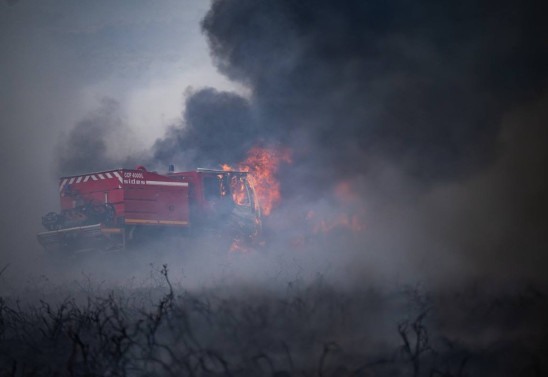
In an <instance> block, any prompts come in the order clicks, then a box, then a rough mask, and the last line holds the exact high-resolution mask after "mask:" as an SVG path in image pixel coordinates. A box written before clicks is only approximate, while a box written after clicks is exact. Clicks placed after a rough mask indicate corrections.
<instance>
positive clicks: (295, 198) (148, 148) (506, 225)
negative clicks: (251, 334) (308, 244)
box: [0, 0, 548, 279]
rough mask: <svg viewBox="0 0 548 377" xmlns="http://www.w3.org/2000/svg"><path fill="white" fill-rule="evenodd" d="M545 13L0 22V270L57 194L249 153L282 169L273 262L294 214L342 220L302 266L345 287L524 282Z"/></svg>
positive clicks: (102, 14) (436, 9)
mask: <svg viewBox="0 0 548 377" xmlns="http://www.w3.org/2000/svg"><path fill="white" fill-rule="evenodd" d="M546 8H547V7H546V5H545V3H544V2H543V1H540V0H539V1H535V0H528V1H523V2H516V1H505V0H502V1H490V0H480V1H472V0H470V1H468V0H465V1H452V2H437V1H427V0H425V1H407V0H396V1H389V2H386V1H364V0H355V1H346V2H343V3H340V2H333V1H328V0H314V1H312V0H309V1H291V0H284V1H267V0H263V1H260V0H221V1H213V2H212V3H211V4H210V3H206V2H201V1H168V0H164V1H154V2H153V1H139V2H131V3H130V2H124V1H120V2H106V1H105V2H103V1H84V2H78V3H73V2H70V1H61V0H59V1H54V0H51V1H31V0H26V1H25V0H21V1H19V2H17V1H8V2H5V3H4V4H2V5H1V6H0V11H1V14H0V31H1V34H0V43H1V46H2V53H1V60H0V62H1V66H0V68H1V73H2V75H1V76H0V80H1V81H0V83H1V86H0V87H1V89H0V91H1V92H0V100H1V102H0V106H2V107H1V112H0V117H1V118H0V122H1V124H2V161H3V162H2V164H3V165H2V166H3V169H2V170H3V172H4V174H5V177H6V175H7V176H9V179H3V181H2V185H3V186H2V200H3V208H5V211H4V216H3V219H2V226H3V237H2V245H3V246H2V248H3V249H2V255H10V254H13V253H18V252H19V251H14V250H15V249H17V248H18V245H19V244H20V242H19V240H18V239H16V237H14V234H17V235H19V236H20V237H21V236H22V235H24V234H25V232H21V231H20V229H21V228H24V229H32V230H33V231H34V230H36V226H35V224H39V218H38V217H37V216H38V214H37V212H38V211H37V209H40V210H41V211H42V212H46V211H47V210H50V209H51V207H52V206H53V205H54V204H53V203H55V200H56V198H55V176H56V175H57V174H70V173H76V172H81V171H87V170H96V169H103V168H104V169H107V168H112V167H114V166H113V165H116V166H118V165H119V164H134V163H135V162H143V161H144V162H146V163H147V165H149V166H154V167H162V166H167V164H168V163H171V162H174V163H176V165H177V166H179V167H184V168H193V167H196V166H211V167H214V166H215V165H216V164H219V163H222V162H230V163H235V162H238V161H240V160H242V159H243V158H244V157H245V155H246V152H247V151H248V150H249V148H251V147H252V146H254V145H262V146H268V147H272V148H280V147H283V148H289V149H291V151H292V163H291V164H288V165H286V166H284V167H283V169H282V172H281V174H280V180H281V184H282V196H283V198H284V201H283V202H282V204H281V206H280V208H278V211H277V213H273V215H272V220H271V223H270V225H271V227H272V228H273V229H274V230H273V232H274V234H276V232H279V233H278V234H276V235H275V236H273V238H274V239H275V240H276V242H279V243H280V245H278V247H279V248H287V247H288V246H287V245H290V244H292V243H291V242H292V240H294V239H295V238H298V233H299V232H301V233H305V232H306V229H301V228H299V227H295V226H294V225H296V224H302V223H303V221H304V219H305V218H306V216H310V213H314V214H316V215H317V216H327V217H328V216H331V215H333V214H337V213H339V212H340V211H348V210H351V211H355V212H356V213H357V212H359V213H360V214H361V213H362V212H363V213H365V215H363V217H364V218H363V221H364V223H365V229H366V230H365V231H363V232H362V233H361V234H360V236H359V237H355V238H353V239H352V240H350V241H349V240H348V239H345V240H344V241H343V240H340V238H337V237H332V238H333V239H329V240H327V242H325V243H323V245H324V246H325V245H327V246H325V248H326V250H321V251H318V253H317V254H316V255H314V254H310V256H309V258H315V259H320V258H323V257H324V256H325V255H328V257H326V258H327V259H328V260H331V259H332V258H335V259H337V258H340V259H344V260H345V262H346V263H344V267H341V268H343V270H344V271H345V274H346V276H347V277H348V279H360V278H361V277H363V276H364V275H378V276H391V277H397V278H400V279H405V278H406V277H407V276H413V277H415V278H417V277H421V276H424V277H425V278H427V277H429V276H431V277H434V278H436V279H442V278H444V277H445V278H449V279H452V278H458V277H459V276H466V277H468V276H473V277H482V276H484V277H491V276H493V277H497V278H505V277H510V278H522V277H533V278H542V277H544V275H545V268H546V267H545V266H547V262H548V258H547V257H546V253H547V252H548V250H547V246H548V242H547V239H546V237H547V236H546V235H545V234H544V233H546V229H547V225H548V222H547V221H546V216H545V214H546V212H547V210H548V201H547V199H546V193H547V180H546V178H547V177H546V172H545V170H546V168H545V166H546V162H547V157H548V155H547V152H546V146H547V145H548V144H547V142H548V140H547V139H548V134H547V131H546V121H547V120H548V110H547V109H548V92H547V88H548V85H547V84H548V82H547V74H548V46H547V41H548V26H547V25H548V24H547V23H546V22H544V19H543V17H544V15H545V14H546V10H547V9H546ZM341 187H348V190H350V192H351V195H343V197H344V198H342V199H341V198H340V197H339V196H340V195H338V193H340V191H341V189H340V188H341ZM349 198H350V199H349ZM27 224H32V225H30V226H28V225H27ZM287 224H291V225H289V226H288V225H287ZM16 230H17V231H16ZM295 233H297V234H295ZM24 238H25V240H26V242H27V241H28V242H29V244H31V243H32V242H34V239H33V238H32V235H31V236H29V237H24ZM280 240H287V243H283V242H282V241H280ZM4 245H5V246H4ZM338 249H341V250H338ZM342 249H344V252H342ZM347 249H349V250H350V251H348V250H347ZM339 251H341V253H340V257H337V255H338V254H336V253H338V252H339ZM318 265H319V264H318Z"/></svg>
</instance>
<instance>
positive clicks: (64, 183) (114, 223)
mask: <svg viewBox="0 0 548 377" xmlns="http://www.w3.org/2000/svg"><path fill="white" fill-rule="evenodd" d="M248 174H249V172H246V171H236V170H211V169H196V170H195V171H185V172H175V171H174V168H173V165H170V167H169V172H168V173H167V174H160V173H157V172H153V171H148V170H147V169H146V168H145V167H143V166H138V167H137V168H136V169H114V170H106V171H101V172H94V173H87V174H83V175H77V176H68V177H62V178H60V180H59V195H60V212H59V213H57V212H49V213H47V214H46V215H45V216H43V217H42V224H43V226H44V227H45V228H46V230H47V231H45V232H41V233H39V234H38V235H37V238H38V241H39V243H40V244H41V245H42V246H43V247H44V249H45V250H46V251H52V252H54V251H61V252H63V251H65V252H67V251H68V252H74V251H84V250H90V249H107V250H117V249H124V248H125V247H126V246H127V245H131V244H132V243H133V242H136V241H138V240H142V239H146V238H149V237H151V236H160V237H163V236H168V235H178V236H191V235H193V234H203V233H211V234H212V235H220V236H225V235H226V236H229V237H231V238H230V239H234V240H239V242H249V241H253V240H255V239H256V238H257V237H258V236H259V234H260V233H261V226H262V225H261V224H262V223H261V207H260V206H259V202H258V198H257V195H256V194H255V190H254V187H253V185H252V183H251V179H249V178H250V177H248Z"/></svg>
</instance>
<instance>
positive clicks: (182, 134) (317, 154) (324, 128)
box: [156, 0, 548, 181]
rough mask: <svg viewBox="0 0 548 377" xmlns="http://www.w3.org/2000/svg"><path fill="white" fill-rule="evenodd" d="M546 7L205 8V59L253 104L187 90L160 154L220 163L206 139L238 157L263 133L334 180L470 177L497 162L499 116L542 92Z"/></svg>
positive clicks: (236, 4)
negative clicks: (181, 124)
mask: <svg viewBox="0 0 548 377" xmlns="http://www.w3.org/2000/svg"><path fill="white" fill-rule="evenodd" d="M542 9H544V6H543V3H542V2H540V1H527V2H523V3H520V4H519V5H516V4H515V2H512V1H496V2H495V1H487V0H486V1H480V2H477V1H459V2H450V3H444V4H440V3H437V2H434V1H419V2H410V1H392V2H377V1H349V2H345V3H344V5H342V4H339V3H336V2H332V1H326V0H320V1H290V0H286V1H276V2H270V1H254V0H244V1H239V0H238V1H234V0H222V1H214V2H213V5H212V8H211V10H210V11H209V13H208V14H207V16H206V18H205V19H204V20H203V29H204V31H205V33H206V35H207V37H208V40H209V44H210V47H211V53H212V57H213V59H214V61H215V63H216V65H217V66H218V67H219V69H220V70H221V72H223V73H224V74H226V75H227V76H228V77H229V78H231V79H233V80H236V81H239V82H241V83H243V84H245V85H247V86H248V87H249V88H250V89H251V98H250V99H249V100H244V99H243V98H242V99H238V98H236V97H234V96H231V95H228V94H221V93H214V92H212V91H211V90H205V91H204V92H198V93H196V94H195V95H194V96H192V97H191V98H190V99H189V100H188V104H187V105H188V108H187V113H186V117H185V121H186V122H185V123H186V127H187V130H185V131H178V132H177V135H173V133H170V134H169V135H168V137H167V138H166V140H164V141H162V142H159V143H158V144H157V149H156V155H157V156H161V157H162V159H166V158H168V156H169V155H170V154H177V153H180V151H181V150H188V149H191V150H194V149H196V150H200V154H201V155H202V156H204V155H205V156H208V157H209V155H210V154H211V156H210V158H212V159H215V158H217V159H218V160H219V161H221V158H227V157H229V156H227V155H226V154H224V152H223V151H222V148H221V149H219V148H218V147H217V146H218V143H217V144H216V140H221V139H224V140H226V143H222V144H223V146H228V145H230V148H231V149H232V150H234V151H236V152H237V154H239V153H240V148H242V147H243V146H247V144H249V141H250V140H252V139H253V138H254V137H256V136H257V135H261V137H263V138H266V139H270V140H275V141H277V142H281V143H283V144H285V145H291V146H292V147H293V148H294V149H295V150H296V151H298V152H297V153H296V163H297V164H304V165H306V166H307V167H310V168H313V167H318V166H321V167H322V169H324V170H325V169H326V168H327V169H329V171H328V172H326V174H330V175H332V174H333V173H336V174H342V175H350V174H355V173H356V172H360V173H365V172H367V171H368V168H369V165H370V163H369V161H371V160H374V158H382V159H386V160H388V161H391V162H393V163H395V164H397V165H399V166H400V167H401V168H402V169H403V170H404V171H405V172H407V173H409V174H411V175H413V176H415V177H418V178H420V180H423V181H434V180H438V179H448V178H449V179H452V178H459V177H463V176H467V175H468V174H470V173H474V172H476V171H478V170H480V169H482V168H484V167H485V166H487V165H488V164H489V163H491V162H492V161H493V159H494V158H495V156H496V153H497V135H498V132H499V130H500V127H501V119H502V117H503V115H504V114H505V113H506V112H507V111H509V110H511V109H512V108H515V107H516V106H519V105H520V104H522V103H524V101H530V100H531V99H534V98H535V97H537V96H538V95H539V94H541V91H542V90H543V88H544V87H545V84H546V74H547V68H546V67H548V55H547V51H546V50H547V49H546V40H547V36H548V31H547V27H546V26H545V25H546V24H545V23H544V22H542V20H541V19H540V18H541V17H542V16H541V15H542V14H543V12H542ZM229 107H231V109H229ZM250 112H251V113H252V114H253V125H251V124H250V121H251V119H250V116H249V113H250ZM174 139H176V140H174ZM233 157H236V156H233ZM310 170H312V169H310Z"/></svg>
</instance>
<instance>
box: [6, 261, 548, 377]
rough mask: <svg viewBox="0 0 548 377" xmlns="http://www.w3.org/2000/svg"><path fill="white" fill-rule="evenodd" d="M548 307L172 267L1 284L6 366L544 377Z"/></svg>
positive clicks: (487, 293)
mask: <svg viewBox="0 0 548 377" xmlns="http://www.w3.org/2000/svg"><path fill="white" fill-rule="evenodd" d="M8 277H9V275H8V274H5V275H4V276H0V279H1V283H2V284H3V285H4V286H6V285H9V281H7V279H8ZM67 283H68V284H67ZM546 318H548V298H547V296H546V290H544V289H539V288H536V287H534V286H533V285H530V284H525V283H522V284H512V285H511V286H505V287H504V288H502V286H501V285H500V284H499V285H497V287H496V288H495V286H494V285H489V284H485V282H483V283H480V282H477V283H473V284H466V285H465V286H460V287H459V288H447V289H444V290H443V291H439V290H437V291H432V290H429V289H427V288H424V287H422V286H421V285H415V286H400V287H395V288H391V289H387V288H380V287H378V286H374V285H372V284H370V285H368V284H363V285H362V286H359V287H357V286H355V287H353V288H352V289H349V288H344V289H343V288H341V287H337V286H336V285H333V284H330V283H329V281H328V280H327V279H325V278H324V276H322V275H321V274H318V275H316V277H315V278H313V279H311V280H306V279H300V278H299V277H298V276H297V277H296V278H294V279H292V280H288V281H286V282H284V283H281V284H278V285H277V287H276V288H272V287H270V288H267V287H266V286H263V285H261V284H259V285H256V286H253V285H250V284H241V283H240V284H236V283H234V284H230V283H228V282H224V283H221V282H219V283H215V284H213V285H212V286H210V287H203V288H192V289H188V288H187V287H186V286H185V282H184V279H182V280H181V279H178V278H173V277H171V275H170V266H166V265H163V266H152V265H151V266H150V271H149V272H148V275H147V276H146V279H144V280H138V279H133V280H131V281H130V280H128V281H126V282H125V283H124V284H118V285H114V284H111V283H110V282H109V283H107V282H105V281H104V280H103V281H100V280H97V281H96V280H93V278H91V277H90V276H87V275H85V274H82V275H81V276H80V278H78V279H74V280H67V281H66V282H64V283H61V284H59V283H53V282H52V281H50V280H48V278H46V277H45V276H42V277H41V278H37V280H34V281H33V282H30V281H29V282H28V283H27V287H26V288H24V289H21V290H19V291H18V292H16V293H15V292H12V293H9V292H7V291H6V292H3V293H2V295H1V296H0V355H1V356H0V375H2V376H278V377H281V376H326V377H327V376H447V377H449V376H542V375H546V373H547V371H548V365H547V363H546V360H545V355H547V354H548V324H547V321H546Z"/></svg>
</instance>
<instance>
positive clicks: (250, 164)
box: [221, 147, 291, 216]
mask: <svg viewBox="0 0 548 377" xmlns="http://www.w3.org/2000/svg"><path fill="white" fill-rule="evenodd" d="M290 162H291V151H290V150H289V149H287V148H261V147H253V148H251V149H250V150H249V152H248V153H247V158H246V159H245V160H244V161H242V162H240V163H239V164H238V167H237V170H240V171H247V172H250V173H251V174H250V175H249V181H250V182H251V184H252V185H253V187H254V188H255V194H256V195H257V199H258V200H259V203H260V206H261V210H262V214H263V215H265V216H268V215H269V214H270V213H271V212H272V209H273V208H274V207H275V206H276V205H278V204H279V203H280V201H281V198H282V197H281V193H280V182H279V181H278V179H277V176H276V174H277V173H278V170H279V169H280V165H281V164H282V163H290ZM221 166H222V169H223V170H234V169H233V168H232V167H231V166H230V165H227V164H223V165H221ZM234 200H235V201H236V202H238V200H239V198H238V197H235V198H234Z"/></svg>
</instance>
